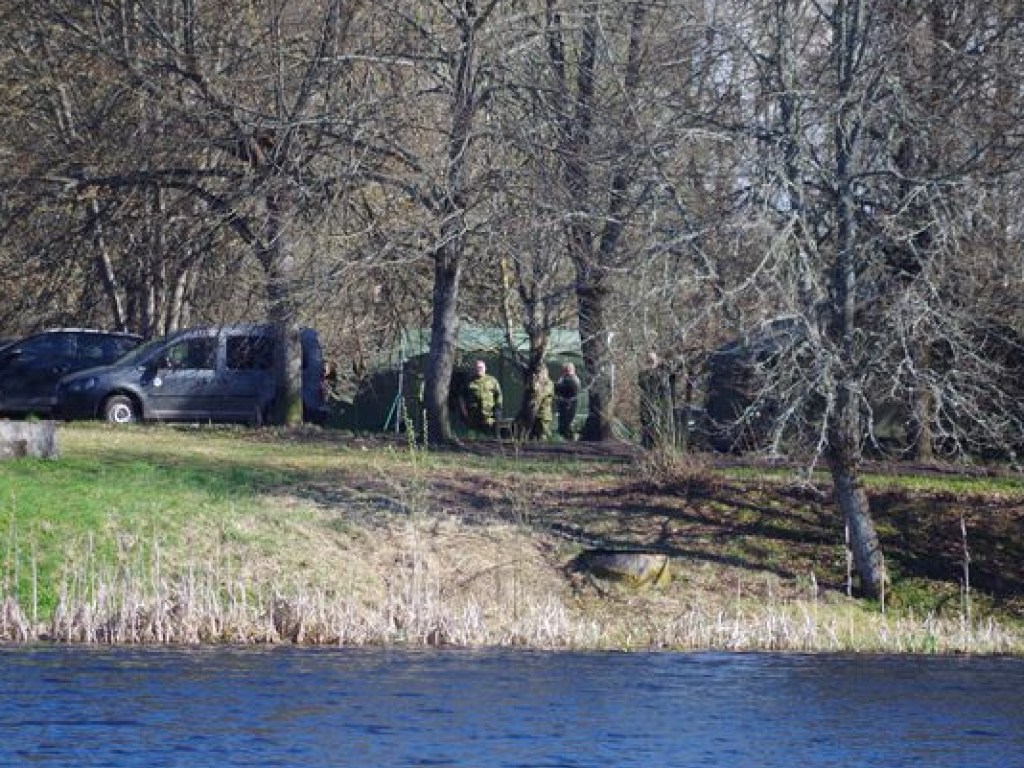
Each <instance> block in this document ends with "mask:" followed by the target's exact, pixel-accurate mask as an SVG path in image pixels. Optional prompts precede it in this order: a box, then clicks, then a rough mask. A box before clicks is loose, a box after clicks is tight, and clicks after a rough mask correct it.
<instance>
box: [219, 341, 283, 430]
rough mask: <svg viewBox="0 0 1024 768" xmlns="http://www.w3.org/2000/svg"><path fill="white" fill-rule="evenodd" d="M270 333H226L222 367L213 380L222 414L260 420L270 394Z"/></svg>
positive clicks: (271, 357)
mask: <svg viewBox="0 0 1024 768" xmlns="http://www.w3.org/2000/svg"><path fill="white" fill-rule="evenodd" d="M274 351H275V345H274V337H273V336H272V335H271V334H269V333H261V332H250V333H246V332H241V333H228V334H227V335H226V336H225V339H224V369H223V371H222V372H221V374H220V376H219V377H218V380H217V385H216V391H217V409H218V411H219V412H220V413H222V414H223V416H222V418H224V419H226V420H227V419H230V420H232V421H246V422H251V423H254V424H262V423H263V422H264V421H265V419H266V416H267V411H268V409H269V407H270V403H271V401H272V400H273V398H274V392H275V389H276V388H275V386H274Z"/></svg>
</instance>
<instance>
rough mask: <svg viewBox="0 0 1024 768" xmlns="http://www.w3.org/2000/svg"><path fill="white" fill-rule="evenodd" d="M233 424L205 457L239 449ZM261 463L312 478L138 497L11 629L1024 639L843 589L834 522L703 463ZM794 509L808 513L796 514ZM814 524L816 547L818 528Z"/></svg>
mask: <svg viewBox="0 0 1024 768" xmlns="http://www.w3.org/2000/svg"><path fill="white" fill-rule="evenodd" d="M156 437H157V439H152V438H151V437H150V436H149V435H146V434H143V435H141V436H140V437H138V438H137V440H136V441H135V442H132V440H131V439H130V437H123V436H122V437H120V438H119V444H118V446H117V450H118V451H122V452H128V453H132V452H133V451H139V452H141V451H143V450H146V451H154V450H156V451H157V452H158V456H157V458H156V459H154V460H155V461H161V462H167V461H172V460H176V459H174V457H175V456H177V455H178V454H177V452H178V451H186V452H188V451H191V450H192V447H191V446H190V445H189V444H188V442H187V441H183V440H182V439H181V438H180V437H175V436H174V435H173V434H171V435H170V436H168V434H166V433H163V432H157V433H156ZM233 439H234V438H231V437H230V436H228V437H224V438H223V440H224V442H225V445H221V444H220V443H219V442H218V441H217V440H214V439H210V440H209V441H208V442H206V443H204V444H203V445H201V446H199V451H198V452H200V453H201V454H202V455H203V456H204V460H211V461H223V460H224V459H223V456H222V455H221V452H222V451H225V450H228V451H230V450H231V448H230V446H231V443H232V440H233ZM264 439H266V440H267V441H271V442H272V440H273V438H272V437H266V438H264ZM93 442H95V434H94V433H91V432H87V431H85V432H77V433H71V436H70V440H68V441H66V443H67V445H68V450H69V451H70V452H72V453H74V452H76V451H83V452H84V451H87V450H88V445H91V444H92V443H93ZM225 446H227V447H225ZM161 452H169V453H161ZM136 460H138V457H137V456H133V457H132V461H136ZM244 461H245V462H246V463H249V464H253V463H255V464H257V465H258V464H259V463H260V462H267V471H268V472H270V470H271V468H272V467H277V468H278V469H279V468H280V467H281V466H288V467H290V468H291V471H293V474H292V475H282V476H281V477H280V478H277V479H273V480H272V481H268V482H266V483H265V484H261V486H260V487H259V488H258V489H256V490H257V492H256V494H255V497H254V499H253V500H252V501H251V503H249V502H247V503H243V502H242V501H240V500H239V499H238V498H235V497H233V496H231V495H226V497H225V498H221V499H220V501H219V502H218V503H219V504H221V506H220V507H215V510H214V511H212V512H211V511H210V510H196V511H195V513H194V514H191V515H188V516H187V517H186V518H184V519H176V520H174V521H173V524H171V523H170V522H169V523H168V524H167V526H166V527H160V526H159V525H157V523H156V522H155V520H153V519H143V518H141V517H140V516H139V510H138V509H134V508H132V507H131V505H129V504H127V503H126V504H125V505H124V508H123V509H120V510H118V511H116V512H115V511H113V510H112V511H111V512H110V514H109V516H108V518H107V520H106V524H105V525H104V526H103V527H102V529H96V530H89V531H87V532H83V533H82V535H79V536H77V537H73V538H70V539H68V540H67V541H65V542H63V547H64V549H63V552H62V556H63V567H62V568H61V569H60V571H59V575H58V576H56V577H55V578H57V580H58V583H57V584H56V585H55V586H54V585H51V587H54V588H55V589H56V592H57V595H58V599H57V601H56V607H55V608H54V610H52V612H50V614H49V615H45V616H41V615H40V613H41V612H40V611H39V608H38V605H37V604H36V603H35V602H34V601H33V600H32V599H26V592H25V590H22V591H21V593H20V599H19V598H18V597H17V596H16V595H15V592H14V590H13V589H12V587H11V585H12V583H13V581H12V579H11V578H7V575H5V578H4V579H3V581H2V582H0V641H8V642H33V641H40V640H50V641H57V642H73V643H167V644H199V643H238V644H251V643H300V644H310V645H327V644H329V645H338V644H341V645H390V644H403V645H417V646H419V645H435V646H471V647H480V646H527V647H531V648H552V649H553V648H571V649H649V648H659V649H676V650H691V649H701V650H706V649H721V650H736V651H753V650H772V651H812V652H813V651H825V652H838V651H844V652H846V651H854V652H915V653H953V652H965V653H1017V654H1020V653H1024V634H1022V631H1021V627H1020V624H1019V623H1017V622H1014V621H1009V622H1007V621H1002V620H1000V619H999V618H997V617H993V616H992V615H991V614H978V615H977V618H973V619H971V620H968V618H967V616H968V614H967V613H966V612H960V613H956V612H953V613H952V614H950V613H949V612H938V611H931V610H923V611H920V612H919V613H918V615H915V614H914V611H913V610H907V611H902V612H900V613H898V614H897V613H895V612H890V613H889V614H883V613H881V612H879V611H878V610H877V609H876V608H874V607H872V606H870V605H867V604H864V603H862V602H859V601H856V600H853V599H849V598H847V597H845V596H844V595H843V594H842V592H841V590H840V589H838V588H837V585H836V583H835V582H836V578H835V575H836V573H835V567H836V566H835V565H834V564H832V565H828V566H827V567H826V566H819V565H813V563H814V562H815V561H814V559H813V557H811V556H810V555H806V554H805V553H804V547H806V546H809V547H810V549H811V550H813V551H814V552H816V553H817V552H819V550H822V549H824V550H826V551H828V552H830V553H831V554H830V556H829V558H830V559H831V560H834V559H835V552H834V551H833V550H834V545H833V544H828V545H827V546H826V545H822V544H821V543H818V544H814V543H813V542H814V541H815V540H816V539H815V538H814V537H816V536H821V535H824V534H822V533H821V531H820V530H818V528H816V527H815V526H816V525H818V522H819V521H818V518H817V517H815V516H814V515H810V513H807V514H808V515H809V517H808V520H809V521H810V522H808V523H806V525H807V526H808V527H807V528H806V529H803V528H801V529H798V530H797V529H794V531H795V532H794V531H790V530H788V529H787V530H781V529H779V528H778V526H777V525H776V527H774V528H771V531H773V532H774V534H773V535H775V536H776V538H774V539H770V538H768V537H766V536H765V535H764V531H763V530H761V529H762V528H764V520H763V519H762V518H764V517H765V516H768V515H769V514H774V513H772V512H771V508H770V505H768V504H767V503H764V504H760V506H758V507H757V509H756V514H754V513H752V512H751V511H750V510H751V508H752V505H750V504H746V505H735V506H733V507H729V510H730V511H729V512H728V513H727V516H728V520H729V527H727V528H725V529H720V528H716V527H715V526H714V525H713V523H715V521H714V520H713V519H712V517H711V515H712V513H713V512H714V511H715V510H716V509H717V507H716V506H715V505H717V504H719V503H724V501H723V500H728V499H729V498H730V497H732V496H734V495H735V494H736V492H737V489H736V485H735V483H733V482H732V481H729V480H727V479H723V478H721V477H719V476H717V475H714V474H713V472H712V470H711V468H709V467H707V466H705V465H703V464H699V463H696V462H694V461H690V462H687V463H686V464H685V466H682V467H678V466H677V467H674V468H673V467H665V466H658V467H653V468H650V469H649V470H641V472H640V477H639V479H638V478H637V469H636V467H635V466H633V465H621V464H620V465H616V466H610V465H605V464H601V465H599V466H598V465H595V466H594V467H590V466H583V465H572V466H570V467H565V468H561V469H560V468H559V467H557V466H556V467H551V466H547V467H545V468H544V471H541V470H539V469H538V468H537V467H534V466H528V465H527V464H526V463H523V464H514V463H513V464H512V465H511V466H509V465H507V464H506V465H502V464H500V463H492V464H490V465H488V464H487V463H484V464H479V465H477V464H474V463H473V462H472V461H468V460H466V459H465V458H464V457H440V458H438V457H432V456H429V455H425V454H422V453H419V452H417V451H401V450H398V451H395V450H393V448H390V447H389V448H386V449H382V450H377V449H371V450H366V451H363V450H361V449H360V450H359V451H357V452H354V453H345V452H343V451H340V450H339V451H325V450H323V446H317V447H316V450H315V451H313V452H312V453H308V454H307V453H304V452H303V451H302V449H301V448H296V449H294V450H293V449H292V448H286V447H285V446H283V445H279V444H275V445H273V446H272V450H271V453H270V454H254V455H252V456H249V457H248V458H246V459H245V460H244ZM673 472H675V474H674V475H673ZM673 477H674V478H676V479H675V480H674V481H673V482H674V483H675V485H674V486H673V487H672V488H671V489H669V490H666V488H665V487H664V485H665V484H666V483H669V482H670V481H672V478H673ZM247 482H248V481H247ZM638 488H640V489H647V490H644V494H645V495H643V496H642V497H635V496H636V494H637V493H639V491H638V490H637V489H638ZM652 488H653V490H651V489H652ZM762 490H763V489H762ZM218 493H219V494H220V496H225V494H223V493H221V492H218ZM631 495H632V496H631ZM220 496H219V497H218V498H220ZM709 496H710V497H713V498H709ZM634 497H635V498H634ZM638 498H639V501H638ZM748 501H749V500H748ZM147 503H149V504H152V503H153V502H152V501H151V500H150V501H147ZM211 505H213V502H211ZM214 506H215V505H214ZM812 506H813V505H812ZM147 509H148V508H147ZM156 512H157V513H158V514H159V512H160V510H159V509H157V510H156ZM55 514H59V510H58V511H57V512H55ZM39 515H42V512H39V513H38V514H37V515H36V516H37V517H38V516H39ZM744 515H753V516H752V517H751V518H750V520H748V519H747V518H746V517H744ZM43 517H45V515H43ZM784 517H785V520H786V521H788V524H790V525H796V524H797V523H801V524H804V523H802V522H801V521H803V518H802V517H801V516H800V515H797V514H795V513H794V512H793V510H788V511H787V512H786V514H785V515H784ZM751 521H753V522H751ZM35 522H36V523H37V525H35V527H31V526H22V528H21V529H20V530H17V531H16V530H13V529H12V530H11V531H10V532H9V533H8V536H7V540H6V542H5V550H6V551H7V552H9V553H10V552H14V551H18V552H20V553H22V555H23V556H22V557H21V558H20V560H18V562H20V563H21V564H22V565H21V566H20V568H21V569H22V574H21V576H22V580H24V577H25V573H24V571H25V569H31V570H32V571H33V572H35V571H36V570H37V569H36V568H35V566H34V562H35V560H34V558H35V553H36V552H37V551H38V550H40V549H41V548H42V547H43V546H44V542H43V541H42V539H41V538H37V536H41V534H38V532H39V531H45V530H46V527H45V526H44V525H42V524H41V523H40V521H39V520H36V521H35ZM691 522H692V524H693V526H694V527H692V528H690V527H687V528H685V529H684V524H685V525H690V524H691ZM805 522H806V521H805ZM716 525H722V523H721V521H718V522H717V523H716ZM722 530H726V532H727V534H728V535H727V536H723V535H722ZM808 531H810V535H811V540H812V543H811V545H807V544H806V542H802V541H800V537H801V536H802V535H804V536H806V535H809V534H808ZM754 533H757V534H758V538H756V539H754V538H753V536H754ZM701 537H703V538H701ZM591 539H593V540H596V541H598V542H599V543H605V544H606V543H609V542H611V543H624V544H630V545H644V546H658V547H660V548H661V549H662V550H664V551H668V552H669V554H670V555H671V562H672V570H673V579H672V581H671V583H670V584H668V585H667V586H666V587H664V588H657V589H654V588H652V589H648V590H644V591H635V590H630V589H626V588H624V587H618V586H615V585H612V584H608V583H604V582H601V581H597V580H594V579H592V578H590V577H588V576H586V575H584V574H579V573H575V572H573V571H572V570H571V569H569V568H568V567H567V566H568V565H569V563H570V562H571V561H572V559H573V557H574V556H575V555H577V554H578V553H579V552H580V550H581V548H582V547H584V546H587V545H588V544H589V543H590V540H591ZM748 539H749V540H748ZM755 545H756V546H755ZM755 552H757V553H760V554H759V555H758V557H761V558H762V559H761V560H760V561H757V562H755V561H754V554H753V553H755ZM29 553H31V556H29ZM780 559H781V560H782V561H783V562H782V563H781V564H780V563H779V562H777V561H778V560H780ZM809 563H810V564H811V565H809ZM816 568H817V569H818V570H815V569H816ZM830 568H831V569H832V570H831V572H830V571H829V569H830ZM829 572H830V573H831V576H830V578H828V579H825V578H822V577H823V576H825V575H826V574H827V573H829ZM5 574H9V569H7V570H6V571H5ZM819 574H820V575H819ZM32 578H33V579H37V578H40V577H39V576H38V575H33V577H32ZM819 579H821V580H822V583H820V584H819ZM40 586H42V585H40ZM35 591H36V590H35V589H33V590H32V593H35Z"/></svg>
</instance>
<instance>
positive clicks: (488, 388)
mask: <svg viewBox="0 0 1024 768" xmlns="http://www.w3.org/2000/svg"><path fill="white" fill-rule="evenodd" d="M501 407H502V400H501V385H500V384H499V383H498V380H497V379H496V378H494V377H493V376H491V375H490V374H489V373H487V364H486V363H485V362H484V361H483V360H477V361H476V362H475V363H473V375H472V376H471V377H470V379H469V381H468V382H467V384H466V389H465V393H464V395H463V398H462V417H463V418H464V419H465V421H466V424H467V425H468V426H469V428H470V429H475V430H477V431H479V432H487V433H490V434H493V433H494V432H495V428H496V426H497V423H498V420H499V419H501Z"/></svg>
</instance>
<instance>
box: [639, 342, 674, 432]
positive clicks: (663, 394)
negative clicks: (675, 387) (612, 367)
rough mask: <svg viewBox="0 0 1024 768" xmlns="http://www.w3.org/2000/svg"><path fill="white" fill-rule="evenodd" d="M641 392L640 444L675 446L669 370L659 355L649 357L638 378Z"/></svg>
mask: <svg viewBox="0 0 1024 768" xmlns="http://www.w3.org/2000/svg"><path fill="white" fill-rule="evenodd" d="M637 384H638V388H639V390H640V443H641V445H643V447H644V448H660V447H665V446H668V445H672V444H673V442H674V441H673V434H672V433H673V429H672V427H673V424H672V392H671V387H670V380H669V370H668V368H667V367H666V366H665V365H664V364H663V363H662V362H661V360H660V359H659V358H658V355H657V353H655V352H651V353H650V354H648V355H647V366H646V367H645V368H643V369H642V370H641V371H640V375H639V377H638V381H637Z"/></svg>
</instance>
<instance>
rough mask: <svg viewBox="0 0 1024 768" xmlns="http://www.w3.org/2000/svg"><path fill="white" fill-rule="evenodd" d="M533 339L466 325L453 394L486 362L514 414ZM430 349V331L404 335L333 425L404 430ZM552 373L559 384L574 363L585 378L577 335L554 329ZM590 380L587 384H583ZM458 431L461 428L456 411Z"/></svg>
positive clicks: (581, 406)
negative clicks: (564, 369) (475, 367)
mask: <svg viewBox="0 0 1024 768" xmlns="http://www.w3.org/2000/svg"><path fill="white" fill-rule="evenodd" d="M529 348H530V344H529V339H528V337H527V336H526V334H525V333H522V332H517V333H514V334H513V335H512V338H511V340H510V339H509V337H508V334H507V333H506V332H505V330H504V329H502V328H483V327H478V326H466V327H463V328H462V329H461V330H460V331H459V337H458V345H457V348H456V357H455V372H454V374H453V376H452V392H453V394H454V393H456V392H458V391H459V388H460V387H461V386H462V385H463V383H464V382H465V379H466V377H467V376H468V375H469V373H470V371H471V370H472V365H473V361H474V360H478V359H479V360H483V361H484V362H486V363H487V371H488V373H490V374H491V375H493V376H494V377H495V378H497V379H498V381H499V383H500V384H501V389H502V393H503V395H504V400H505V408H504V410H505V414H506V415H508V416H515V414H516V413H518V412H519V408H520V407H521V405H522V402H523V393H524V387H523V373H522V364H523V361H525V360H526V357H527V354H528V352H529ZM429 350H430V331H429V329H416V330H412V331H406V332H405V333H403V334H402V335H401V337H400V338H399V339H398V341H397V343H396V344H395V346H394V348H393V349H392V350H391V352H390V353H389V354H388V355H386V356H384V358H383V359H381V360H380V361H379V362H378V364H377V365H376V366H375V368H374V370H372V371H371V372H370V373H369V374H368V375H367V376H366V377H365V379H364V380H363V381H362V382H361V383H360V386H359V389H358V391H357V392H356V394H355V396H354V398H353V399H352V402H351V403H346V404H344V405H343V407H342V408H341V409H340V412H339V414H338V416H337V418H336V419H335V420H334V423H335V424H337V426H339V427H342V428H347V429H355V430H365V431H396V432H397V431H401V430H402V429H403V428H404V423H405V420H406V419H407V418H412V417H413V415H414V411H415V410H416V408H417V406H416V405H415V403H416V401H417V398H418V395H419V393H420V386H421V382H422V377H423V372H424V371H425V370H426V361H427V356H428V354H429ZM547 362H548V373H549V374H550V376H551V380H552V381H557V380H558V376H559V374H560V371H561V367H562V364H563V363H570V362H571V363H574V364H575V365H576V372H577V374H578V375H579V376H580V378H581V380H583V378H584V371H583V357H582V353H581V347H580V334H579V331H577V330H574V329H569V328H556V329H554V330H552V331H551V335H550V340H549V345H548V360H547ZM585 383H586V382H585V381H584V384H585ZM585 413H586V395H585V390H584V393H583V394H581V397H580V400H579V402H577V418H579V415H580V414H585ZM452 424H453V425H454V426H455V428H456V430H460V429H461V427H462V425H461V424H460V422H459V420H458V416H457V413H454V412H453V419H452Z"/></svg>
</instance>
